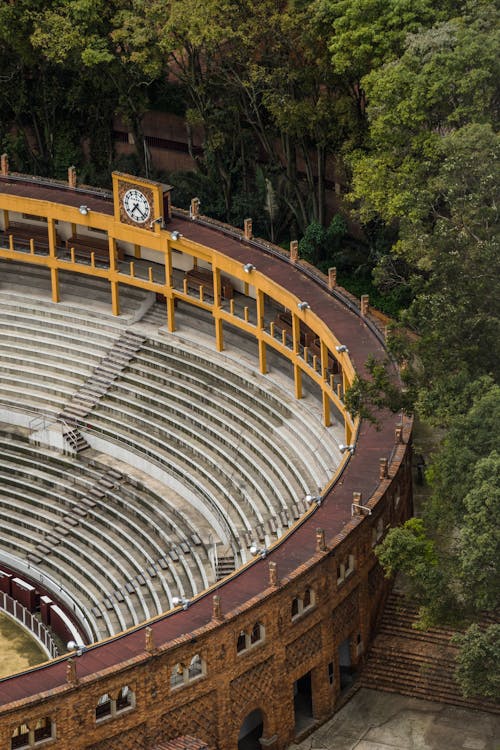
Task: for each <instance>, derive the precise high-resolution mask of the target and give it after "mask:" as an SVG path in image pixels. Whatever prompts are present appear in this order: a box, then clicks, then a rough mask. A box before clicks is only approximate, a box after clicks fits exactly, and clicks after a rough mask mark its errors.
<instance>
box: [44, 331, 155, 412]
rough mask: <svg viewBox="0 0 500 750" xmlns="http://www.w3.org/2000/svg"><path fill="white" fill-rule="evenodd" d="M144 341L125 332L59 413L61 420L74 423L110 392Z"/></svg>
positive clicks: (142, 338)
mask: <svg viewBox="0 0 500 750" xmlns="http://www.w3.org/2000/svg"><path fill="white" fill-rule="evenodd" d="M145 340H146V339H145V337H144V336H141V335H140V334H137V333H133V332H132V331H126V332H125V333H124V334H122V335H121V336H120V338H119V339H118V340H117V341H115V343H114V345H113V347H112V348H111V349H110V350H109V352H108V353H107V354H106V356H105V357H104V359H102V360H101V362H100V363H99V364H98V366H97V367H96V368H95V369H94V370H93V372H92V374H91V375H90V377H89V378H88V379H87V380H86V381H85V383H84V384H83V385H82V387H81V388H80V389H79V390H78V391H77V392H76V393H75V394H74V395H73V397H72V398H71V401H69V403H68V404H66V406H65V407H64V408H63V410H62V411H61V412H60V413H59V414H58V420H59V421H65V422H68V423H69V424H71V425H75V424H77V423H78V422H79V421H82V420H84V419H85V417H86V416H87V414H89V412H91V411H92V409H93V408H94V406H95V405H96V404H97V402H98V401H99V399H101V398H102V397H103V396H104V394H105V393H106V392H107V391H108V389H109V387H110V386H111V385H112V383H113V381H114V380H116V378H117V377H118V376H119V375H120V373H121V372H122V371H123V370H124V369H125V367H126V366H127V365H128V364H129V363H130V362H131V360H132V359H133V357H134V355H135V353H136V352H137V351H138V349H140V348H141V346H142V344H143V343H144V341H145Z"/></svg>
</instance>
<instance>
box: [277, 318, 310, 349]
mask: <svg viewBox="0 0 500 750" xmlns="http://www.w3.org/2000/svg"><path fill="white" fill-rule="evenodd" d="M274 330H275V331H286V332H287V333H288V334H289V335H290V338H293V329H292V314H291V313H289V312H279V313H276V317H275V318H274ZM315 338H316V334H315V333H313V331H310V330H309V329H307V330H306V328H305V327H304V324H303V323H302V321H300V343H301V345H302V346H309V345H310V344H312V342H313V341H314V339H315Z"/></svg>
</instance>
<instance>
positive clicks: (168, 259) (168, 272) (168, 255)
mask: <svg viewBox="0 0 500 750" xmlns="http://www.w3.org/2000/svg"><path fill="white" fill-rule="evenodd" d="M165 245H166V248H165V286H166V287H167V289H168V290H169V291H170V290H171V289H172V248H171V247H170V242H169V241H168V240H166V241H165Z"/></svg>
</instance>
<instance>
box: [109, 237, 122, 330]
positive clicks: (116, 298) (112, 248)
mask: <svg viewBox="0 0 500 750" xmlns="http://www.w3.org/2000/svg"><path fill="white" fill-rule="evenodd" d="M108 245H109V275H110V284H111V309H112V311H113V315H119V314H120V293H119V290H118V282H117V281H116V275H117V267H116V240H115V238H114V237H111V236H110V235H108Z"/></svg>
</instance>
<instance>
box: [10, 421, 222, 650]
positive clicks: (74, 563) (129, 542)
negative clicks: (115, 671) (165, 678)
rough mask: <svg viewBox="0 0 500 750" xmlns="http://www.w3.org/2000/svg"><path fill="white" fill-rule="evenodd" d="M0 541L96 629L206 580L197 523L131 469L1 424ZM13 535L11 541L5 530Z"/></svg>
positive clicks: (154, 608)
mask: <svg viewBox="0 0 500 750" xmlns="http://www.w3.org/2000/svg"><path fill="white" fill-rule="evenodd" d="M0 480H1V481H0V518H1V519H2V536H1V537H0V539H1V541H0V545H1V546H3V544H5V546H6V547H8V548H9V550H10V551H14V554H16V555H18V556H19V557H21V558H22V559H25V560H28V561H29V562H31V563H32V564H33V565H34V566H35V567H36V569H37V570H40V571H42V572H46V573H47V574H50V575H52V577H53V578H54V579H55V580H56V581H63V582H64V585H65V588H67V590H68V591H69V592H70V593H71V592H73V594H74V596H75V599H77V600H79V601H80V603H81V604H82V606H83V608H84V610H85V611H86V612H87V614H88V619H89V621H90V622H92V624H93V627H94V630H95V634H96V637H105V636H106V635H110V634H112V633H116V632H119V631H120V630H123V629H125V628H126V627H129V626H131V625H133V624H137V623H138V622H140V621H142V620H143V619H145V618H147V617H150V616H152V615H155V614H158V613H160V612H162V611H164V610H165V609H168V608H169V607H171V606H172V598H173V597H174V596H185V597H191V596H193V595H194V594H196V593H197V592H199V591H200V590H203V589H204V588H206V587H207V586H208V585H209V583H211V582H212V581H213V580H214V579H215V571H214V570H213V567H212V565H211V563H210V561H209V557H208V552H207V549H206V548H205V547H204V546H203V544H202V541H201V539H200V538H199V537H198V535H197V533H196V528H195V527H193V526H192V525H191V524H190V523H189V521H188V520H187V519H186V517H185V516H183V515H182V514H181V513H180V512H179V511H178V510H177V509H176V508H175V507H172V506H171V504H170V502H169V501H168V500H166V499H165V498H164V497H162V496H161V495H158V494H157V493H156V492H155V491H152V490H150V489H149V488H148V486H147V485H146V484H145V483H143V482H141V481H139V480H138V479H137V478H136V477H135V478H131V477H129V476H127V475H124V474H122V473H121V472H119V471H117V470H116V469H111V468H110V467H108V466H107V465H106V464H103V463H102V462H101V461H100V460H98V457H95V456H92V457H90V458H85V459H80V460H78V461H75V460H73V459H69V458H67V457H64V456H60V455H58V454H54V453H53V452H50V451H47V450H45V451H44V450H40V449H38V450H34V449H33V448H32V446H30V445H28V444H27V443H26V442H25V441H23V440H21V439H19V437H17V438H14V437H13V436H12V435H11V436H10V437H7V436H5V435H2V433H0ZM10 538H12V544H10V543H9V539H10Z"/></svg>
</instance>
